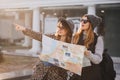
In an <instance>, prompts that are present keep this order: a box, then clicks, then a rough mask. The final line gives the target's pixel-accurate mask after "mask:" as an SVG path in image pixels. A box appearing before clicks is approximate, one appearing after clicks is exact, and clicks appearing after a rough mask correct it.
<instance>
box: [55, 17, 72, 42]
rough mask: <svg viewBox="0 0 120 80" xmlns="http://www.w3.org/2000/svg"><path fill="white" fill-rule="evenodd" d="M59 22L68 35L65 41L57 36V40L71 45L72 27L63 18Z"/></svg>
mask: <svg viewBox="0 0 120 80" xmlns="http://www.w3.org/2000/svg"><path fill="white" fill-rule="evenodd" d="M58 22H60V23H61V24H62V27H63V29H65V30H66V32H67V33H66V36H65V39H64V40H61V38H62V36H60V35H56V39H57V40H61V41H64V42H68V43H70V42H71V39H72V30H71V28H70V27H71V26H70V25H69V24H68V22H67V20H66V19H65V18H63V17H61V18H59V19H58Z"/></svg>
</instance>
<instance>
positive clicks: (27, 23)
mask: <svg viewBox="0 0 120 80" xmlns="http://www.w3.org/2000/svg"><path fill="white" fill-rule="evenodd" d="M25 27H26V28H31V14H30V13H29V12H26V13H25ZM22 46H24V47H29V46H31V39H30V37H28V36H25V38H24V43H23V44H22Z"/></svg>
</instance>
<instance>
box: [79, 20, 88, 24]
mask: <svg viewBox="0 0 120 80" xmlns="http://www.w3.org/2000/svg"><path fill="white" fill-rule="evenodd" d="M80 22H83V23H84V24H86V23H87V22H89V20H87V19H81V20H80Z"/></svg>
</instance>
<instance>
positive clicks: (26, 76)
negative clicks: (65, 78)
mask: <svg viewBox="0 0 120 80" xmlns="http://www.w3.org/2000/svg"><path fill="white" fill-rule="evenodd" d="M2 53H3V54H10V55H19V56H32V57H38V54H34V55H33V52H30V51H28V50H27V49H21V50H16V51H5V50H3V51H2ZM112 59H113V62H114V69H115V71H116V73H117V75H116V78H115V80H120V57H112ZM32 73H33V70H32V69H24V70H20V71H13V72H7V73H1V74H0V80H30V75H32Z"/></svg>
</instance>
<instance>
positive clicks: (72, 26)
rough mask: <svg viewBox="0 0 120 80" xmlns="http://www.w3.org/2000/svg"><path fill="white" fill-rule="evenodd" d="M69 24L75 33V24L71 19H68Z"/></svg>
mask: <svg viewBox="0 0 120 80" xmlns="http://www.w3.org/2000/svg"><path fill="white" fill-rule="evenodd" d="M67 23H68V24H69V26H70V29H71V30H72V32H73V30H74V23H73V21H72V20H71V19H68V20H67Z"/></svg>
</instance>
